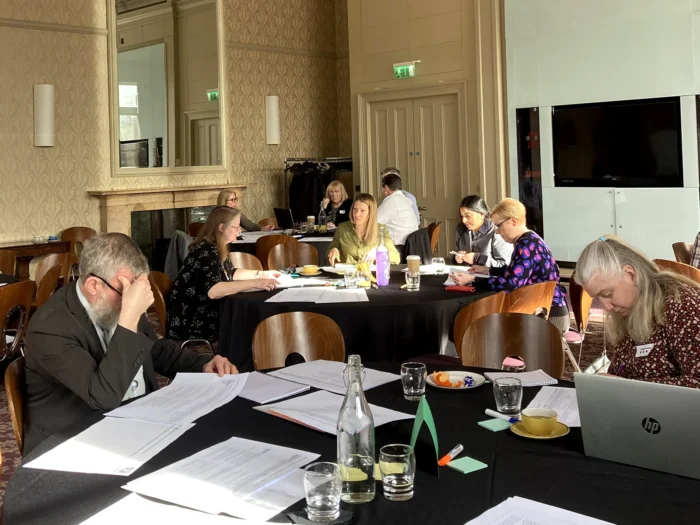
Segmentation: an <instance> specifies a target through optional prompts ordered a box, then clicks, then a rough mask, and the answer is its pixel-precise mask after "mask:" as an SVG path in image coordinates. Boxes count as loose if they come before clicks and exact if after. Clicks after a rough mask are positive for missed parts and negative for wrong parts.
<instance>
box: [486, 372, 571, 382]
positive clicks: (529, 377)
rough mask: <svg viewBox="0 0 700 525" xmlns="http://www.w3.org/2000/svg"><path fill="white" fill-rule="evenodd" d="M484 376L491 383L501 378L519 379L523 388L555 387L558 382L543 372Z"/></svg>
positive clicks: (502, 373) (491, 373) (492, 373)
mask: <svg viewBox="0 0 700 525" xmlns="http://www.w3.org/2000/svg"><path fill="white" fill-rule="evenodd" d="M484 375H485V376H486V377H488V378H489V379H490V380H491V381H495V380H496V379H500V378H502V377H515V378H516V379H520V382H521V383H522V384H523V386H543V385H556V384H557V383H558V382H559V381H557V380H556V379H554V378H553V377H552V376H550V375H549V374H547V373H546V372H545V371H544V370H533V371H532V372H486V373H485V374H484Z"/></svg>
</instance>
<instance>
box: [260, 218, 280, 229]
mask: <svg viewBox="0 0 700 525" xmlns="http://www.w3.org/2000/svg"><path fill="white" fill-rule="evenodd" d="M258 224H259V225H260V226H262V227H263V228H264V227H265V226H270V225H272V226H273V229H275V230H277V229H279V224H277V219H276V218H275V217H267V218H265V219H260V220H259V221H258Z"/></svg>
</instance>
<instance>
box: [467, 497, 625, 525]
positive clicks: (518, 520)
mask: <svg viewBox="0 0 700 525" xmlns="http://www.w3.org/2000/svg"><path fill="white" fill-rule="evenodd" d="M466 525H613V524H612V523H610V522H607V521H601V520H598V519H595V518H589V517H588V516H584V515H583V514H577V513H575V512H570V511H568V510H564V509H560V508H557V507H552V506H551V505H545V504H544V503H538V502H536V501H532V500H529V499H525V498H519V497H517V496H516V497H514V498H508V499H507V500H505V501H504V502H503V503H501V504H500V505H496V506H495V507H493V508H492V509H489V510H487V511H486V512H484V513H483V514H482V515H481V516H479V517H478V518H474V519H473V520H471V521H469V522H467V524H466Z"/></svg>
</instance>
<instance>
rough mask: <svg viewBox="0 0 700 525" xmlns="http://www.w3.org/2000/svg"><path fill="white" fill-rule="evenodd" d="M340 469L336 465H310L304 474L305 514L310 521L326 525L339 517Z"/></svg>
mask: <svg viewBox="0 0 700 525" xmlns="http://www.w3.org/2000/svg"><path fill="white" fill-rule="evenodd" d="M341 490H342V483H341V481H340V467H339V466H338V465H337V464H336V463H324V462H321V463H312V464H311V465H309V466H308V467H306V472H305V473H304V491H305V492H306V513H307V514H308V516H309V520H310V521H314V522H321V523H327V522H330V521H333V520H334V519H336V518H337V517H338V516H339V515H340V493H341Z"/></svg>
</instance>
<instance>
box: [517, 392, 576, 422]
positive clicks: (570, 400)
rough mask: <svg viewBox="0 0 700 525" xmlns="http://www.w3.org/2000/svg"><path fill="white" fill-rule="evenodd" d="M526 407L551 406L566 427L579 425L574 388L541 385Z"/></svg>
mask: <svg viewBox="0 0 700 525" xmlns="http://www.w3.org/2000/svg"><path fill="white" fill-rule="evenodd" d="M527 408H552V409H554V410H556V412H557V418H558V419H559V421H560V422H561V423H564V424H565V425H566V426H568V427H580V426H581V417H580V416H579V413H578V401H577V399H576V389H575V388H562V387H558V386H543V387H542V389H541V390H540V391H539V392H537V395H536V396H535V398H534V399H533V400H532V401H531V402H530V404H529V405H528V406H527Z"/></svg>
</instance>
